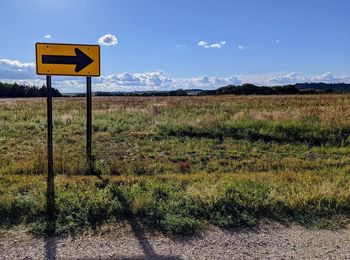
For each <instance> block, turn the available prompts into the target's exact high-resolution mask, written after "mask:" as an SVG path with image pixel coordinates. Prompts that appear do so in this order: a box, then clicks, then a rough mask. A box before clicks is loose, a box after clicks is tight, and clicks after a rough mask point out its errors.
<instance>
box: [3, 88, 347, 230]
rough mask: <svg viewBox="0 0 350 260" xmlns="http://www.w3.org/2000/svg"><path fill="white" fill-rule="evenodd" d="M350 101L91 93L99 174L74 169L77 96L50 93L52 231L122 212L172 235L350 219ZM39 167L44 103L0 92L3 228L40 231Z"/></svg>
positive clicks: (80, 148)
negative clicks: (266, 222)
mask: <svg viewBox="0 0 350 260" xmlns="http://www.w3.org/2000/svg"><path fill="white" fill-rule="evenodd" d="M349 106H350V96H348V95H313V96H269V97H266V96H265V97H263V96H239V97H236V96H215V97H156V98H154V97H147V98H146V97H144V98H137V97H134V98H133V97H123V98H118V97H114V98H94V107H93V130H94V133H93V150H94V156H95V158H96V160H95V163H96V169H97V171H99V172H100V173H101V174H102V177H100V179H97V178H96V177H84V176H82V175H84V174H85V172H86V164H85V163H86V159H85V137H84V133H85V100H84V99H79V98H69V99H68V98H59V99H55V100H54V149H55V150H54V171H55V174H56V175H57V176H58V178H57V180H58V181H57V189H56V190H57V194H56V195H57V210H58V211H57V214H58V215H57V225H58V229H57V232H59V233H64V232H76V231H79V230H82V229H85V228H97V227H98V226H99V225H100V224H101V223H105V222H108V221H112V220H115V219H117V220H119V219H123V218H129V217H132V218H139V219H142V220H143V222H144V224H145V225H148V226H149V227H151V228H157V229H159V230H161V231H163V232H166V233H171V234H177V233H186V232H190V233H191V232H195V231H196V230H198V229H199V228H200V227H202V226H203V225H205V223H208V222H209V223H214V224H216V225H220V226H242V225H248V226H249V225H255V224H256V223H258V222H259V221H260V220H261V219H262V218H273V219H278V220H280V221H295V222H298V223H301V224H304V225H315V224H317V223H318V221H320V220H322V221H321V222H319V223H324V221H325V220H329V219H332V218H333V217H335V216H348V214H349V205H350V204H349V202H350V201H349V198H350V197H349V194H350V190H349V188H348V187H350V186H349V177H348V176H349V173H350V159H349V157H348V154H349V153H350V149H349V142H350V137H349V135H350V110H349V109H348V108H349ZM46 167H47V165H46V112H45V100H44V99H14V100H7V99H4V100H0V222H1V223H2V225H8V226H11V225H15V224H18V223H28V224H31V225H32V228H33V230H34V231H35V232H39V233H40V232H42V231H43V230H44V219H45V218H44V215H45V214H44V213H45V174H46V170H47V169H46ZM337 224H339V221H338V222H337V221H335V222H332V223H331V224H330V225H337Z"/></svg>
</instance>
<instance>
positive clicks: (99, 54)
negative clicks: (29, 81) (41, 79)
mask: <svg viewBox="0 0 350 260" xmlns="http://www.w3.org/2000/svg"><path fill="white" fill-rule="evenodd" d="M38 44H46V45H73V46H93V47H98V63H99V66H98V75H90V74H84V75H81V74H80V75H77V74H51V73H50V74H44V73H43V74H41V73H38V49H37V46H38ZM35 70H36V74H37V75H44V76H47V75H49V76H75V77H100V76H101V47H100V45H98V44H76V43H72V44H71V43H51V42H37V43H35Z"/></svg>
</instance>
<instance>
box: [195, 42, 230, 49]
mask: <svg viewBox="0 0 350 260" xmlns="http://www.w3.org/2000/svg"><path fill="white" fill-rule="evenodd" d="M225 44H226V41H221V42H217V43H213V44H209V43H207V42H206V41H199V42H198V44H197V45H198V46H201V47H203V48H206V49H209V48H214V49H220V48H221V47H223V46H224V45H225Z"/></svg>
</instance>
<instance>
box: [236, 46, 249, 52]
mask: <svg viewBox="0 0 350 260" xmlns="http://www.w3.org/2000/svg"><path fill="white" fill-rule="evenodd" d="M237 48H238V49H239V50H242V51H244V50H246V49H247V47H245V46H243V45H238V47H237Z"/></svg>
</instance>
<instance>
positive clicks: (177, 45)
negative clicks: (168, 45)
mask: <svg viewBox="0 0 350 260" xmlns="http://www.w3.org/2000/svg"><path fill="white" fill-rule="evenodd" d="M175 47H176V48H185V47H186V44H185V43H181V44H176V45H175Z"/></svg>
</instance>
